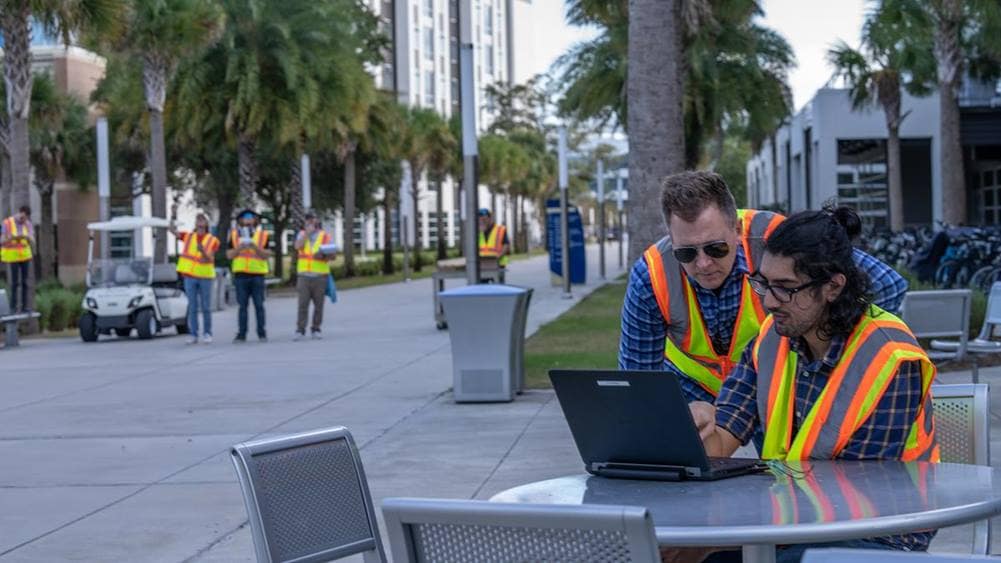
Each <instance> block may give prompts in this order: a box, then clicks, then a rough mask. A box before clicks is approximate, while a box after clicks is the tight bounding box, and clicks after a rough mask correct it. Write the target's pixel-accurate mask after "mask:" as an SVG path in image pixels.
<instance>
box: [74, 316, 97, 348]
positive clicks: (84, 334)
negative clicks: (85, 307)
mask: <svg viewBox="0 0 1001 563" xmlns="http://www.w3.org/2000/svg"><path fill="white" fill-rule="evenodd" d="M77 326H78V327H79V328H80V338H81V339H82V340H83V341H84V342H97V315H95V314H94V313H84V314H82V315H80V320H79V321H78V322H77Z"/></svg>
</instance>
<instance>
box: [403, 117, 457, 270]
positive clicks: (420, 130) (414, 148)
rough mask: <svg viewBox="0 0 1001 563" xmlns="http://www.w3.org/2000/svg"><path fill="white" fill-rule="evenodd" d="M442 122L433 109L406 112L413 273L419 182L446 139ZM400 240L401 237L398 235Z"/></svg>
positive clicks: (417, 262)
mask: <svg viewBox="0 0 1001 563" xmlns="http://www.w3.org/2000/svg"><path fill="white" fill-rule="evenodd" d="M447 127H448V126H447V125H446V123H445V121H444V120H443V119H442V118H441V116H440V115H438V112H436V111H435V110H433V109H430V108H409V109H408V111H407V113H406V126H405V127H404V131H406V134H405V135H404V137H403V157H404V160H406V161H407V163H408V164H409V165H410V197H411V200H412V203H413V209H414V224H413V228H414V270H415V271H418V272H419V271H421V267H422V266H423V260H422V259H421V249H422V248H423V246H424V245H423V244H422V242H421V228H420V225H418V222H417V218H418V217H419V215H420V212H419V210H418V203H419V201H420V181H421V178H422V177H423V176H424V173H425V172H426V171H427V169H428V165H429V164H430V162H431V160H432V158H434V157H435V156H436V155H434V154H433V153H434V152H435V151H441V150H442V148H441V147H436V146H435V144H436V143H439V142H441V138H442V137H444V136H447V131H443V129H447ZM401 236H402V235H401Z"/></svg>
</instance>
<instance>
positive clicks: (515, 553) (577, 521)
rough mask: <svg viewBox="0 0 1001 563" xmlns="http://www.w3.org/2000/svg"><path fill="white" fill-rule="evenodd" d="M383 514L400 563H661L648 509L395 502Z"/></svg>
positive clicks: (386, 505) (387, 503)
mask: <svg viewBox="0 0 1001 563" xmlns="http://www.w3.org/2000/svg"><path fill="white" fill-rule="evenodd" d="M382 513H383V516H384V517H385V521H386V530H387V533H388V534H389V542H390V546H391V548H392V552H393V561H395V562H397V563H440V562H448V561H498V562H508V561H510V562H514V561H547V562H550V563H561V562H565V563H570V562H587V563H598V562H600V563H606V562H607V563H619V562H621V563H626V562H632V561H636V562H641V563H642V562H650V563H653V562H659V561H660V555H659V551H658V548H657V538H656V535H655V534H654V528H653V520H652V519H651V517H650V513H649V512H648V511H647V509H646V508H643V507H636V506H611V505H583V506H570V505H537V504H507V503H494V502H485V501H475V500H432V499H387V500H385V501H384V502H383V503H382Z"/></svg>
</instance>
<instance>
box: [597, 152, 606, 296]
mask: <svg viewBox="0 0 1001 563" xmlns="http://www.w3.org/2000/svg"><path fill="white" fill-rule="evenodd" d="M598 264H599V265H600V268H599V272H600V274H601V279H605V163H604V162H603V161H602V160H601V159H598Z"/></svg>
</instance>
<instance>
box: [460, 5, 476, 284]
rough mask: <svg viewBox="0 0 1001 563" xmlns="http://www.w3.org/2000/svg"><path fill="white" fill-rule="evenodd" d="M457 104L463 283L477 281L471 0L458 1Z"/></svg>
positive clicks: (474, 113) (474, 100)
mask: <svg viewBox="0 0 1001 563" xmlns="http://www.w3.org/2000/svg"><path fill="white" fill-rule="evenodd" d="M459 4H460V7H459V36H460V39H459V43H460V46H459V86H460V98H459V108H460V111H461V113H462V172H463V174H462V187H463V189H464V191H465V193H466V197H465V202H464V203H465V215H466V216H465V221H464V222H463V231H464V232H463V254H464V255H465V257H466V283H467V284H470V285H472V284H477V283H480V249H479V244H478V243H479V236H478V234H479V222H478V221H477V216H476V212H477V209H478V206H479V201H478V200H479V193H478V192H479V179H478V177H477V176H478V175H477V170H476V168H477V157H478V150H477V144H476V96H475V95H474V93H473V53H474V51H473V31H472V29H473V28H472V21H473V20H472V5H471V0H460V2H459Z"/></svg>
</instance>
